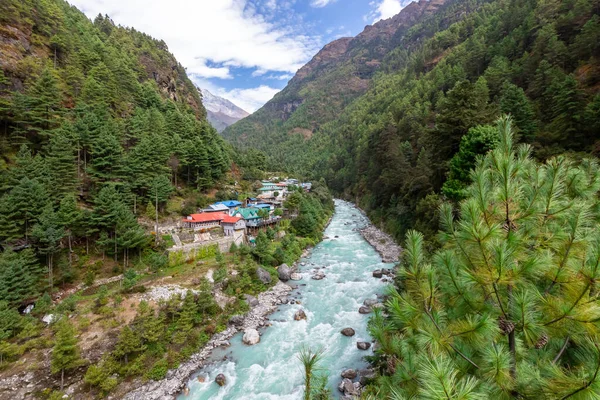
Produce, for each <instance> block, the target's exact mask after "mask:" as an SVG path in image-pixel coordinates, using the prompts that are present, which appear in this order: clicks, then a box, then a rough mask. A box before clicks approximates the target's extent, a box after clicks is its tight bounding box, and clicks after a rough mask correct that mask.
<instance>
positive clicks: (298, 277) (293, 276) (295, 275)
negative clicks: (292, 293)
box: [290, 272, 302, 281]
mask: <svg viewBox="0 0 600 400" xmlns="http://www.w3.org/2000/svg"><path fill="white" fill-rule="evenodd" d="M290 279H291V280H292V281H301V280H302V274H299V273H297V272H294V273H293V274H291V275H290Z"/></svg>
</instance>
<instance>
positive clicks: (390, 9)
mask: <svg viewBox="0 0 600 400" xmlns="http://www.w3.org/2000/svg"><path fill="white" fill-rule="evenodd" d="M369 5H371V6H372V7H373V8H374V9H373V11H371V12H370V13H369V14H368V15H366V16H365V20H371V21H373V23H375V22H377V21H380V20H382V19H388V18H391V17H393V16H394V15H396V14H398V13H399V12H400V10H402V2H401V0H377V1H372V2H370V3H369Z"/></svg>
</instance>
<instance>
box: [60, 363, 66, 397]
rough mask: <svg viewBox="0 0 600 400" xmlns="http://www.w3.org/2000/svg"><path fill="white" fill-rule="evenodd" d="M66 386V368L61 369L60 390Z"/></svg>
mask: <svg viewBox="0 0 600 400" xmlns="http://www.w3.org/2000/svg"><path fill="white" fill-rule="evenodd" d="M64 387H65V369H64V368H63V369H61V370H60V391H61V392H62V391H63V388H64Z"/></svg>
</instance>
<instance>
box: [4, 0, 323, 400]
mask: <svg viewBox="0 0 600 400" xmlns="http://www.w3.org/2000/svg"><path fill="white" fill-rule="evenodd" d="M0 54H2V56H1V57H0V397H2V398H31V397H32V396H35V397H37V398H52V399H58V398H63V394H64V392H63V388H65V387H69V388H68V392H69V396H70V397H72V398H94V397H103V396H106V395H108V393H113V394H114V395H115V396H116V397H118V398H121V397H123V396H124V394H125V393H127V392H128V391H129V390H131V389H133V388H135V387H137V386H139V385H141V384H142V383H143V380H142V379H137V380H136V379H134V378H143V379H144V380H148V379H154V380H159V379H161V378H163V377H164V376H165V374H166V373H167V371H168V369H170V368H177V367H178V366H179V365H180V363H182V362H183V361H185V360H186V359H188V358H189V357H190V355H192V354H193V353H195V352H197V351H199V349H200V348H201V347H202V346H203V345H205V344H206V343H207V341H208V340H209V339H210V337H211V336H212V335H213V334H215V333H217V332H221V331H223V330H224V329H226V326H227V323H228V321H229V318H230V317H231V316H232V315H234V314H240V313H244V312H245V311H247V310H248V305H247V302H246V301H245V300H244V297H243V295H244V294H254V295H256V294H258V293H260V292H262V291H265V290H267V289H268V288H269V287H270V285H269V284H265V283H263V282H262V281H261V280H260V279H259V276H258V273H257V271H258V268H259V265H261V264H262V265H263V266H264V268H265V271H266V272H265V274H267V275H269V274H271V275H273V276H274V277H275V276H277V275H276V271H275V269H274V266H276V265H279V264H281V263H283V262H287V263H293V262H295V261H296V259H297V258H298V257H300V254H301V253H302V251H303V249H304V248H305V247H306V246H309V245H313V244H314V243H315V242H316V241H318V240H319V239H320V237H321V230H322V228H323V226H324V224H325V222H326V221H327V219H328V217H329V216H330V215H331V213H332V208H333V204H332V201H331V197H330V195H329V192H328V190H327V188H326V186H324V185H323V184H319V183H318V182H315V185H313V190H312V192H311V193H304V191H302V190H297V191H295V192H294V193H292V194H291V195H290V201H289V203H288V204H287V206H288V208H289V209H290V210H291V211H292V212H293V213H294V215H297V218H296V219H295V220H293V221H290V220H288V219H284V220H283V221H281V222H280V223H279V224H278V225H277V226H274V227H273V228H269V229H266V230H263V231H262V232H261V233H260V234H258V235H257V238H256V246H255V247H254V248H251V247H249V246H248V245H242V246H240V247H237V246H235V245H234V246H232V247H231V249H230V251H229V252H224V253H221V252H220V251H219V249H218V246H217V244H212V245H210V246H206V247H203V248H201V249H200V250H198V251H196V252H195V253H194V255H193V257H188V258H186V257H185V256H184V255H182V256H181V257H179V258H178V257H168V254H167V252H166V249H167V248H168V247H170V246H172V245H173V240H172V238H171V235H170V234H164V235H163V234H161V230H160V226H161V225H162V226H166V228H167V229H166V231H171V230H172V229H173V227H175V226H176V225H177V220H179V219H180V218H181V217H182V215H188V214H190V213H195V212H197V210H198V209H200V208H203V207H206V206H207V205H208V204H210V203H211V202H213V201H215V200H228V199H236V198H237V195H238V194H240V196H242V195H245V196H250V195H254V192H253V190H252V183H253V182H250V181H248V180H244V179H243V177H248V178H249V179H250V178H251V179H252V180H256V179H263V178H264V175H265V172H264V171H265V168H266V165H265V163H264V158H263V159H261V158H255V157H253V156H252V154H251V153H252V152H247V153H237V152H234V151H233V150H232V149H231V148H230V147H229V146H228V145H226V144H225V142H224V141H223V139H221V137H220V136H219V135H218V134H217V132H216V130H215V129H214V128H213V127H211V126H210V124H209V123H208V122H207V120H206V111H205V108H204V106H203V104H202V99H201V97H200V95H199V91H198V90H197V88H196V87H195V86H194V85H193V84H192V82H191V81H190V80H189V79H188V77H187V75H186V73H185V70H184V68H183V67H182V66H181V65H180V64H179V63H178V62H177V60H175V58H174V57H173V55H172V54H170V53H169V51H168V49H167V45H166V44H165V43H164V42H163V41H161V40H156V39H153V38H152V37H150V36H148V35H146V34H143V33H141V32H137V31H136V30H134V29H131V28H125V27H121V26H116V25H115V24H114V23H113V22H112V20H111V19H110V18H109V17H108V16H102V15H99V16H97V17H96V18H95V19H94V21H93V22H92V21H90V20H89V19H88V18H86V17H85V15H84V14H83V13H81V12H80V11H79V10H77V9H76V8H74V7H71V6H70V5H69V4H68V3H67V2H65V1H62V0H40V1H38V0H35V1H34V0H26V1H21V0H18V1H17V0H6V1H2V2H1V3H0ZM232 160H235V161H237V164H236V163H235V162H232ZM244 198H245V197H244ZM279 211H280V212H281V210H279ZM156 227H159V232H157V231H156V229H155V228H156ZM163 231H164V230H163ZM286 233H287V234H286ZM192 237H193V235H192ZM180 253H181V252H180ZM212 271H215V275H214V282H209V280H207V279H205V276H211V277H212V276H213V275H212ZM216 285H218V288H217V286H216ZM156 287H158V289H160V290H163V291H164V290H168V289H165V287H166V288H169V287H179V288H180V290H182V293H179V295H178V296H173V297H172V298H171V300H170V301H158V300H156V298H154V297H153V295H152V294H146V293H145V292H146V291H149V292H151V290H152V289H155V288H156ZM181 288H183V289H181ZM217 290H219V291H221V292H220V297H218V296H217V295H216V294H215V293H216V291H217ZM217 298H219V299H221V300H220V301H221V303H220V304H217V302H216V300H215V299H217ZM223 299H225V300H226V301H225V302H224V301H223ZM31 305H35V307H34V308H33V309H31ZM26 306H29V308H27V311H28V312H25V307H26ZM42 320H43V321H42ZM15 382H16V383H15Z"/></svg>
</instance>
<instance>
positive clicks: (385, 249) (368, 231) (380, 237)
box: [359, 224, 402, 263]
mask: <svg viewBox="0 0 600 400" xmlns="http://www.w3.org/2000/svg"><path fill="white" fill-rule="evenodd" d="M359 232H360V234H361V235H362V237H363V238H365V240H366V241H367V242H369V244H370V245H371V246H373V248H374V249H375V250H376V251H377V252H378V253H379V255H380V256H381V260H382V261H383V262H384V263H395V262H398V261H399V260H400V254H401V253H402V247H400V245H398V244H397V243H396V242H395V241H394V239H393V238H392V237H391V236H390V235H388V234H387V233H385V232H383V231H382V230H381V229H379V228H377V227H375V226H374V225H372V224H369V225H368V226H366V227H364V228H363V229H360V230H359Z"/></svg>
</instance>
